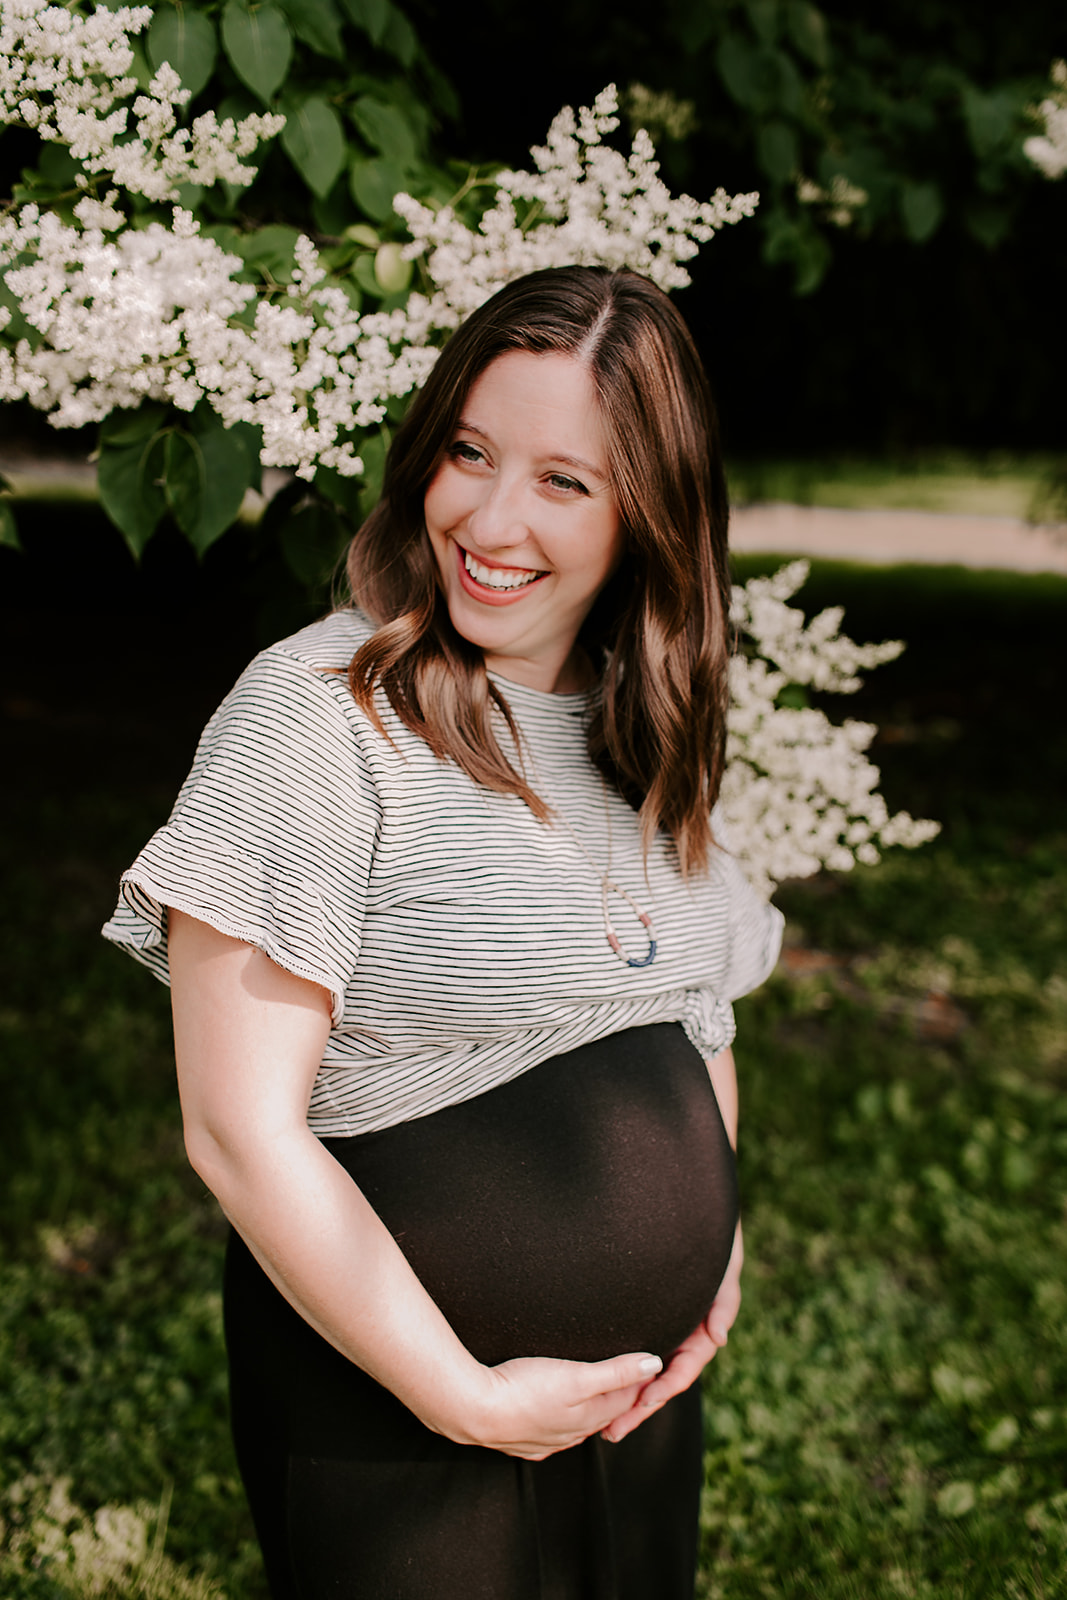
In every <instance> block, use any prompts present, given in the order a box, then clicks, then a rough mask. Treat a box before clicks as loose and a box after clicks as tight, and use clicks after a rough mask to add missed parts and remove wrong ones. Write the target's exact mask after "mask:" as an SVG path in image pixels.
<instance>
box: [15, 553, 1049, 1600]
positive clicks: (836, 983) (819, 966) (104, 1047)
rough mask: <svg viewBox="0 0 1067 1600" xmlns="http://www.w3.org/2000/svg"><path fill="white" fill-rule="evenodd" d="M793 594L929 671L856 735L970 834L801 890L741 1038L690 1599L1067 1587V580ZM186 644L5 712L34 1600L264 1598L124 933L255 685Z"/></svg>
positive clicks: (217, 1334) (166, 1060) (899, 790)
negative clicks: (731, 1244) (127, 909)
mask: <svg viewBox="0 0 1067 1600" xmlns="http://www.w3.org/2000/svg"><path fill="white" fill-rule="evenodd" d="M767 565H768V563H766V562H760V561H758V560H756V559H751V560H749V561H747V562H745V563H744V565H743V571H744V574H745V575H747V574H748V573H750V572H752V571H756V570H760V569H763V568H765V567H766V566H767ZM802 598H806V601H807V602H810V604H811V605H812V606H821V605H824V604H827V603H831V602H837V601H839V602H841V603H843V604H844V605H845V606H846V608H847V611H846V629H847V631H849V632H850V633H852V634H853V636H854V637H859V638H879V637H884V636H901V635H902V636H904V637H906V638H908V639H909V640H910V645H909V649H908V651H907V652H906V653H905V655H904V656H903V657H902V658H901V660H900V661H898V662H895V663H893V664H892V665H891V666H889V667H885V668H883V669H881V670H880V671H879V672H878V673H875V674H872V676H871V678H870V680H869V683H868V685H867V687H866V688H865V690H864V691H863V693H862V694H861V695H860V696H859V697H857V698H856V699H854V700H853V701H852V702H851V703H848V702H842V703H841V704H842V707H843V708H844V709H847V710H848V711H849V712H850V713H852V714H856V715H859V716H862V717H869V718H871V719H872V720H876V721H878V722H879V723H881V724H882V726H883V729H884V735H883V738H882V739H881V741H880V743H879V744H878V746H877V747H876V749H875V751H874V754H875V757H876V759H878V760H879V761H880V762H881V763H882V765H883V774H884V786H885V789H886V792H887V795H888V797H889V799H890V801H891V803H892V804H893V805H895V806H900V805H907V806H908V807H909V808H910V809H912V810H913V811H915V812H916V813H919V814H925V815H932V816H937V817H939V818H941V819H942V820H943V822H944V824H945V827H944V833H943V835H942V837H941V838H940V839H939V840H938V841H936V842H935V843H934V844H933V845H931V846H928V847H926V848H925V849H924V850H922V851H919V852H916V853H914V854H909V853H905V852H898V853H896V854H894V855H893V856H891V857H890V858H888V859H887V860H886V861H885V862H884V863H883V864H882V865H881V866H880V867H877V868H874V869H868V870H862V871H857V872H855V873H854V874H846V875H841V876H835V877H829V876H823V877H820V878H819V879H816V880H813V881H811V882H809V883H806V884H796V885H792V886H789V887H787V888H786V889H784V890H783V891H782V893H781V895H780V901H781V903H782V904H783V906H784V908H785V909H786V911H787V914H788V916H789V919H790V930H791V932H790V939H791V941H792V943H791V950H792V951H793V952H794V953H793V955H792V957H791V960H792V963H793V970H792V971H791V972H785V973H782V974H781V975H779V976H776V977H775V978H774V979H773V980H772V981H771V982H770V983H769V984H767V985H766V986H765V987H764V988H763V989H762V990H761V991H760V992H759V993H758V994H756V995H754V996H752V997H750V998H749V999H747V1000H746V1001H744V1002H743V1003H742V1004H741V1005H740V1006H739V1008H738V1012H739V1044H738V1059H739V1068H740V1073H741V1079H742V1087H743V1126H742V1141H741V1152H742V1154H741V1166H742V1184H743V1198H744V1205H745V1218H746V1240H747V1247H748V1257H749V1263H748V1267H747V1271H746V1280H745V1303H744V1306H743V1309H742V1314H741V1317H740V1319H739V1321H738V1324H737V1326H736V1328H735V1330H734V1333H733V1334H732V1336H731V1339H730V1343H729V1346H728V1348H727V1349H726V1350H725V1351H724V1352H723V1353H722V1354H721V1355H720V1356H719V1357H718V1358H717V1360H716V1362H715V1363H714V1365H713V1367H712V1369H711V1371H710V1373H709V1376H708V1380H707V1385H706V1410H707V1424H708V1451H707V1475H706V1494H705V1503H704V1513H703V1516H704V1555H703V1562H702V1576H701V1586H702V1588H701V1592H702V1595H703V1596H704V1597H706V1600H712V1597H714V1600H750V1597H753V1600H754V1597H757V1596H758V1597H775V1600H777V1597H798V1600H800V1597H804V1600H806V1597H812V1600H898V1597H901V1596H905V1597H909V1596H910V1597H916V1600H986V1597H988V1600H994V1597H995V1600H1000V1597H1003V1596H1007V1597H1011V1600H1031V1597H1037V1600H1044V1597H1052V1596H1062V1595H1064V1594H1065V1593H1067V1585H1065V1580H1064V1577H1063V1573H1064V1571H1065V1570H1067V1494H1065V1492H1064V1477H1063V1463H1064V1460H1065V1459H1067V1351H1065V1346H1064V1340H1063V1326H1064V1320H1065V1316H1067V1285H1065V1280H1064V1272H1063V1262H1064V1258H1065V1249H1067V1211H1065V1205H1067V1180H1065V1172H1067V1161H1065V1157H1067V1098H1065V1096H1064V1093H1063V1091H1064V1088H1065V1085H1067V977H1065V975H1064V969H1063V950H1064V947H1065V943H1067V926H1065V923H1067V910H1065V903H1064V896H1063V893H1062V883H1063V874H1064V868H1065V865H1067V860H1065V858H1067V828H1065V826H1064V823H1063V811H1062V795H1063V793H1064V791H1065V778H1067V737H1065V734H1064V732H1063V726H1064V725H1063V718H1062V710H1061V703H1060V698H1061V690H1060V685H1059V679H1058V656H1059V648H1060V646H1059V640H1060V639H1062V632H1063V623H1064V618H1065V613H1067V583H1065V582H1063V581H1062V580H1055V579H1050V578H1030V577H1025V576H1020V575H1004V574H990V573H965V572H961V571H958V570H956V569H946V570H939V569H936V568H923V569H901V570H891V571H882V570H877V569H858V568H847V567H830V566H819V567H816V568H815V569H814V570H813V574H812V579H811V583H810V585H809V591H808V595H807V596H806V597H802ZM143 625H144V626H145V627H146V628H149V629H150V628H151V627H152V626H153V625H152V624H151V622H150V619H149V621H148V622H145V623H144V624H143ZM183 637H187V635H186V636H183V635H182V633H181V631H180V630H178V631H177V632H175V633H172V634H171V635H170V638H171V645H170V652H171V653H170V656H169V672H168V673H167V674H163V673H159V672H157V673H154V674H153V675H151V677H149V676H148V675H142V674H140V673H139V672H138V671H137V670H133V671H131V670H130V663H129V661H126V660H123V661H114V660H113V659H112V658H111V656H110V654H109V653H108V652H107V651H101V653H100V655H99V657H98V658H93V659H95V660H96V662H97V664H96V665H94V664H93V659H83V658H78V661H77V666H78V673H77V682H76V683H75V684H74V686H73V688H72V685H71V673H70V662H69V660H65V659H64V658H63V656H62V654H61V653H60V652H57V651H53V650H51V649H49V648H47V647H46V648H44V649H40V648H37V649H26V650H24V651H23V652H22V653H21V654H20V658H19V663H18V667H17V671H16V673H15V678H16V680H17V681H16V682H15V683H14V687H13V690H12V693H11V695H10V697H9V700H10V709H12V710H13V712H14V713H15V715H13V716H12V718H11V720H10V721H9V722H8V723H7V726H6V735H5V737H6V743H5V748H6V749H7V751H8V752H9V753H10V755H11V756H12V757H13V761H14V768H13V769H14V770H15V771H16V772H18V773H19V774H20V775H21V777H22V780H23V781H22V784H21V786H20V787H19V788H15V787H13V786H9V787H7V788H6V789H5V791H4V792H3V794H2V796H0V799H2V803H3V806H4V815H3V821H2V827H0V851H2V853H3V855H4V858H5V860H4V869H5V870H4V883H5V886H6V887H5V891H4V892H5V897H6V903H5V915H4V927H5V929H6V930H7V931H6V934H5V937H4V947H3V960H4V973H5V979H6V982H5V995H6V997H7V998H6V999H5V1001H4V1002H3V1007H2V1009H0V1034H2V1039H0V1082H2V1085H3V1095H4V1102H5V1115H4V1117H3V1119H0V1185H2V1194H3V1201H2V1213H0V1219H2V1220H0V1396H2V1399H0V1519H2V1520H3V1523H4V1528H3V1530H2V1533H0V1594H2V1595H3V1596H4V1597H5V1600H7V1597H12V1600H67V1597H69V1596H71V1595H74V1596H78V1597H79V1600H81V1597H88V1596H89V1595H90V1594H96V1593H103V1594H106V1595H110V1596H112V1597H113V1600H134V1597H135V1596H136V1597H140V1600H208V1597H209V1596H216V1595H219V1594H223V1593H224V1594H225V1595H227V1596H229V1600H263V1595H264V1590H263V1587H262V1580H261V1578H260V1577H259V1572H258V1558H257V1556H256V1552H255V1548H254V1544H253V1541H252V1533H251V1527H250V1523H249V1519H248V1516H247V1512H246V1510H245V1508H244V1505H243V1501H242V1498H241V1494H240V1488H239V1484H238V1479H237V1473H236V1468H235V1465H234V1462H233V1457H232V1453H231V1449H230V1444H229V1440H228V1436H227V1431H226V1420H225V1394H224V1383H223V1354H222V1342H221V1331H220V1323H219V1299H218V1281H219V1262H220V1253H221V1245H222V1228H221V1223H220V1218H219V1215H218V1212H217V1210H216V1208H215V1206H214V1204H213V1202H211V1201H210V1200H209V1199H208V1197H206V1196H205V1194H204V1191H203V1189H202V1187H201V1185H200V1184H199V1183H198V1181H197V1180H196V1179H195V1178H194V1177H193V1176H192V1174H191V1173H190V1172H189V1170H188V1168H187V1166H186V1165H185V1162H184V1158H183V1155H182V1150H181V1142H180V1134H179V1126H178V1117H177V1110H176V1106H175V1096H174V1089H173V1082H172V1066H171V1061H170V1047H169V1040H168V1012H167V1000H166V994H165V991H163V990H162V989H161V988H159V987H158V986H157V985H155V984H154V983H153V982H152V980H151V979H150V978H149V977H148V976H147V974H145V973H143V972H142V971H141V970H140V969H138V968H136V967H135V966H134V965H133V964H132V963H130V962H129V961H127V960H125V959H124V958H123V957H121V956H119V955H118V954H116V953H115V952H113V951H112V950H110V949H109V948H107V947H106V946H104V945H103V944H102V942H101V941H100V940H99V938H98V937H97V933H96V929H97V927H98V924H99V922H100V921H101V920H102V919H103V917H104V916H105V915H106V914H107V912H108V910H109V909H110V903H111V898H112V894H113V886H114V882H115V879H116V877H117V874H118V872H119V870H120V868H121V867H122V866H123V865H124V864H125V863H126V862H127V860H128V859H129V857H130V856H131V855H132V854H133V853H134V852H135V850H136V849H137V847H138V846H139V844H140V843H141V842H142V840H143V838H144V836H145V835H146V833H147V832H148V831H149V830H150V828H151V827H153V826H154V825H155V824H156V823H157V822H158V821H159V820H160V818H161V816H162V814H163V813H164V812H165V810H166V807H167V804H168V801H169V797H170V795H171V793H172V792H173V789H174V786H175V784H176V781H177V779H178V778H179V777H180V774H181V770H182V768H183V766H184V764H185V762H186V760H187V757H188V754H189V750H190V747H191V741H192V737H193V733H194V730H195V727H196V725H197V723H198V722H199V720H200V719H201V718H202V715H203V713H204V711H205V710H206V709H207V706H208V705H209V704H210V702H211V700H213V699H214V697H215V696H216V695H217V693H218V692H219V691H220V689H221V688H223V687H225V684H226V681H227V679H228V677H229V674H230V671H231V666H232V663H230V661H229V660H228V659H227V661H226V662H224V663H221V664H220V663H219V662H218V661H215V662H214V664H212V663H211V661H210V659H208V658H207V657H206V656H205V655H204V654H203V652H201V654H200V656H199V657H198V655H197V652H196V651H191V652H190V651H187V652H186V653H185V654H183V653H182V639H183ZM205 659H207V660H208V664H207V665H204V660H205ZM100 663H105V664H103V665H101V664H100ZM134 667H135V669H136V661H135V662H134ZM101 1508H104V1511H103V1514H101ZM107 1508H112V1509H111V1510H110V1511H108V1509H107ZM116 1508H126V1509H125V1510H121V1509H119V1510H117V1509H116ZM94 1519H95V1520H94Z"/></svg>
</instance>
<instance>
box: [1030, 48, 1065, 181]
mask: <svg viewBox="0 0 1067 1600" xmlns="http://www.w3.org/2000/svg"><path fill="white" fill-rule="evenodd" d="M1051 76H1052V90H1051V93H1050V94H1049V95H1048V97H1047V99H1045V100H1042V102H1041V104H1040V105H1039V106H1037V107H1036V108H1035V115H1036V116H1037V118H1038V120H1039V121H1040V122H1042V123H1043V124H1044V127H1045V131H1044V133H1043V134H1035V135H1034V137H1033V138H1032V139H1025V140H1024V141H1023V153H1024V154H1025V155H1026V156H1028V157H1029V159H1030V160H1031V161H1032V162H1033V163H1034V166H1035V167H1040V169H1041V171H1042V172H1043V173H1044V174H1045V177H1046V178H1062V177H1063V175H1064V173H1065V172H1067V61H1054V62H1053V63H1052V73H1051Z"/></svg>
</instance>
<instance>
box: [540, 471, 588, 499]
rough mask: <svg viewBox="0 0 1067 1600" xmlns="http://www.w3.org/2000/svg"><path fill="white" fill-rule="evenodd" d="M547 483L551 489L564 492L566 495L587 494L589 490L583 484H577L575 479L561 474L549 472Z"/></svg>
mask: <svg viewBox="0 0 1067 1600" xmlns="http://www.w3.org/2000/svg"><path fill="white" fill-rule="evenodd" d="M548 482H549V483H550V484H551V486H552V488H553V489H563V490H566V492H567V493H568V494H588V493H589V490H588V489H587V488H586V486H585V484H584V483H579V482H578V479H577V478H568V477H567V476H566V475H565V474H564V473H562V472H550V473H549V475H548Z"/></svg>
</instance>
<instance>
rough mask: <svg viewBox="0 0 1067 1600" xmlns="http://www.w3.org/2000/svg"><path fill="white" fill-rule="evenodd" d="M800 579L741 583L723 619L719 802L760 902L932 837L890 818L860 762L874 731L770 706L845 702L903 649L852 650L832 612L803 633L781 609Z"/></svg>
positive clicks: (869, 767)
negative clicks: (731, 651) (725, 677)
mask: <svg viewBox="0 0 1067 1600" xmlns="http://www.w3.org/2000/svg"><path fill="white" fill-rule="evenodd" d="M807 572H808V565H807V562H806V561H793V562H790V563H789V565H788V566H785V567H782V568H781V569H780V570H779V571H778V572H776V573H775V574H774V576H773V577H770V578H750V579H749V581H748V583H747V584H744V585H743V586H741V587H739V588H737V589H735V590H734V599H733V607H732V612H731V616H732V621H733V623H734V626H735V628H736V629H737V631H738V634H739V635H740V639H741V642H742V646H743V648H742V649H740V650H739V651H738V653H737V654H736V655H735V656H734V659H733V661H732V662H731V666H730V690H731V705H730V714H729V719H728V723H727V745H726V763H727V765H726V775H725V777H724V779H723V786H722V796H721V798H722V806H723V810H724V812H725V815H726V819H727V822H728V824H729V826H730V831H731V835H732V837H733V838H734V839H735V840H736V841H737V846H738V856H739V858H740V860H741V863H742V865H743V866H744V868H745V871H746V872H747V874H748V876H749V878H750V879H751V881H752V882H753V884H754V885H755V886H756V888H757V889H759V890H760V891H761V892H762V893H764V894H770V893H771V892H772V890H773V889H774V887H775V885H776V884H778V883H781V882H782V880H783V879H785V878H804V877H808V876H810V874H811V873H813V872H817V871H818V870H819V868H820V867H823V866H826V867H832V868H835V869H837V870H847V869H849V868H850V867H852V865H853V864H854V862H856V861H859V862H862V863H864V864H865V865H873V864H874V863H875V862H877V861H878V860H879V859H880V850H879V847H882V848H885V847H887V846H889V845H894V844H900V845H907V846H915V845H919V844H924V843H925V842H926V841H927V840H929V839H932V838H933V837H934V836H935V834H937V832H938V831H939V828H938V824H937V823H936V822H923V821H916V820H915V819H914V818H912V817H910V816H909V815H908V813H907V812H906V811H900V812H897V814H896V815H895V816H891V815H890V813H889V809H888V807H887V806H886V803H885V800H884V799H883V798H882V796H881V795H880V794H879V793H878V792H877V785H878V779H879V773H878V768H877V767H876V766H874V764H873V763H872V762H870V761H868V760H867V758H866V756H865V755H864V751H865V750H866V749H867V747H868V746H869V744H870V742H871V740H872V739H873V737H874V735H875V733H876V731H877V730H876V729H875V728H874V727H873V726H872V724H870V723H867V722H856V721H852V720H846V721H845V722H843V723H841V724H835V723H832V722H831V721H830V720H829V718H828V717H826V716H825V715H824V713H823V712H821V711H818V710H816V709H815V708H814V707H811V706H796V707H791V706H788V705H783V704H781V703H780V697H781V696H782V693H783V691H785V690H788V689H789V688H790V687H791V686H793V685H799V686H809V687H811V688H813V689H820V690H826V689H832V690H836V691H838V692H839V693H844V694H848V693H852V692H854V691H855V690H856V689H858V688H859V686H860V679H859V677H858V676H857V674H858V672H859V671H860V670H862V669H866V668H869V667H874V666H877V665H879V664H880V663H881V662H884V661H892V660H893V659H894V658H895V657H896V656H898V655H899V654H900V652H901V650H902V649H903V648H904V646H903V644H901V643H900V642H899V641H887V642H886V643H884V644H872V645H858V644H855V643H854V642H853V641H852V640H851V639H849V638H847V637H846V636H845V635H843V634H842V633H841V632H840V631H839V630H840V626H841V619H842V612H841V610H840V608H839V607H833V608H832V609H830V610H827V611H823V612H821V613H820V614H819V615H818V616H816V617H813V618H812V619H811V621H810V622H807V623H806V622H805V620H804V614H803V612H802V611H800V610H799V609H798V608H797V607H795V606H790V605H787V604H786V602H787V601H788V600H789V599H790V598H791V597H792V596H793V595H794V594H795V593H796V591H797V590H798V589H799V588H800V586H801V585H802V584H803V582H804V579H805V578H806V577H807ZM745 647H747V649H746V648H745Z"/></svg>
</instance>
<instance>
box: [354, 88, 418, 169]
mask: <svg viewBox="0 0 1067 1600" xmlns="http://www.w3.org/2000/svg"><path fill="white" fill-rule="evenodd" d="M350 115H351V117H352V120H353V122H354V123H355V124H356V127H357V128H358V129H359V131H360V133H361V134H362V135H363V137H364V138H365V139H366V141H367V143H368V144H370V145H373V146H374V148H375V150H379V151H380V152H381V153H382V155H383V156H391V157H392V159H393V160H394V161H396V162H399V163H400V164H401V165H403V164H404V163H405V162H407V161H412V160H414V158H415V155H416V153H417V151H418V144H419V138H418V134H417V132H416V131H415V129H414V128H413V127H412V125H411V123H410V121H409V120H408V118H407V117H406V116H405V115H404V113H403V111H402V110H401V109H400V107H399V106H394V105H387V104H386V103H385V101H383V100H376V99H375V98H374V96H373V95H369V94H364V95H360V97H359V99H358V100H357V101H356V102H355V104H354V105H353V106H352V107H351V108H350ZM394 192H395V191H394Z"/></svg>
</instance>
